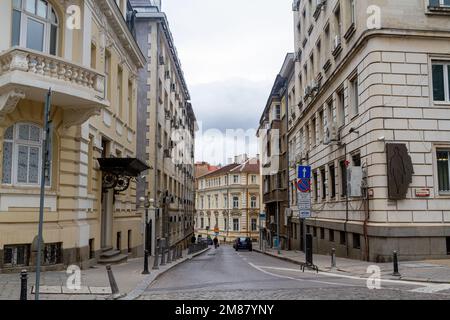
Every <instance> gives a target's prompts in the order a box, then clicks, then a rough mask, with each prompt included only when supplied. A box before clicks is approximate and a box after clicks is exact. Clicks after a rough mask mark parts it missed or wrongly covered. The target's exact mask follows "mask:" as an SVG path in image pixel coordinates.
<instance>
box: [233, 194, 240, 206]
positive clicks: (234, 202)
mask: <svg viewBox="0 0 450 320" xmlns="http://www.w3.org/2000/svg"><path fill="white" fill-rule="evenodd" d="M236 203H237V205H236ZM233 209H239V197H238V196H233Z"/></svg>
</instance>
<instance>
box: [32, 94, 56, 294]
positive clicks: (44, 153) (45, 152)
mask: <svg viewBox="0 0 450 320" xmlns="http://www.w3.org/2000/svg"><path fill="white" fill-rule="evenodd" d="M51 100H52V89H49V90H48V93H47V98H46V101H45V110H44V137H43V140H42V147H43V148H42V166H41V197H40V204H39V228H38V238H37V261H36V284H35V294H34V299H35V300H39V290H40V280H41V279H40V278H41V251H42V241H43V240H42V238H43V237H42V233H43V230H42V229H43V224H44V201H45V178H46V172H47V170H48V169H49V165H48V162H49V159H48V156H49V154H48V153H49V152H48V151H49V144H50V141H51V127H50V110H51Z"/></svg>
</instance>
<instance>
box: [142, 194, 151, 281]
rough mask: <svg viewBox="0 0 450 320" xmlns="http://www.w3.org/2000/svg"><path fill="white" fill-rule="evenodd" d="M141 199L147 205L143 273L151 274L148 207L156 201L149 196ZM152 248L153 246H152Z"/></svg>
mask: <svg viewBox="0 0 450 320" xmlns="http://www.w3.org/2000/svg"><path fill="white" fill-rule="evenodd" d="M139 200H140V201H141V202H142V203H144V207H145V237H144V250H145V251H144V271H142V274H149V273H150V271H149V270H148V255H149V244H148V242H149V239H150V237H151V235H150V234H149V233H150V221H149V218H148V209H149V208H150V206H151V205H152V203H153V202H154V201H153V199H150V200H148V198H147V197H140V198H139ZM150 250H151V248H150Z"/></svg>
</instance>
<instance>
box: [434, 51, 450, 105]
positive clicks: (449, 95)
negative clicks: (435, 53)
mask: <svg viewBox="0 0 450 320" xmlns="http://www.w3.org/2000/svg"><path fill="white" fill-rule="evenodd" d="M435 65H440V66H443V70H444V74H443V77H444V101H439V100H434V86H433V66H435ZM449 67H450V60H438V59H432V60H431V77H430V78H431V79H430V80H431V88H432V89H431V99H432V101H433V102H434V103H438V104H439V103H444V104H447V103H450V83H449V70H448V69H449Z"/></svg>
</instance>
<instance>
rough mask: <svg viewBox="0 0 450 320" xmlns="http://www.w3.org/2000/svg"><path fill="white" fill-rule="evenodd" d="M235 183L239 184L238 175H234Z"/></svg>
mask: <svg viewBox="0 0 450 320" xmlns="http://www.w3.org/2000/svg"><path fill="white" fill-rule="evenodd" d="M233 183H239V176H238V175H234V176H233Z"/></svg>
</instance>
